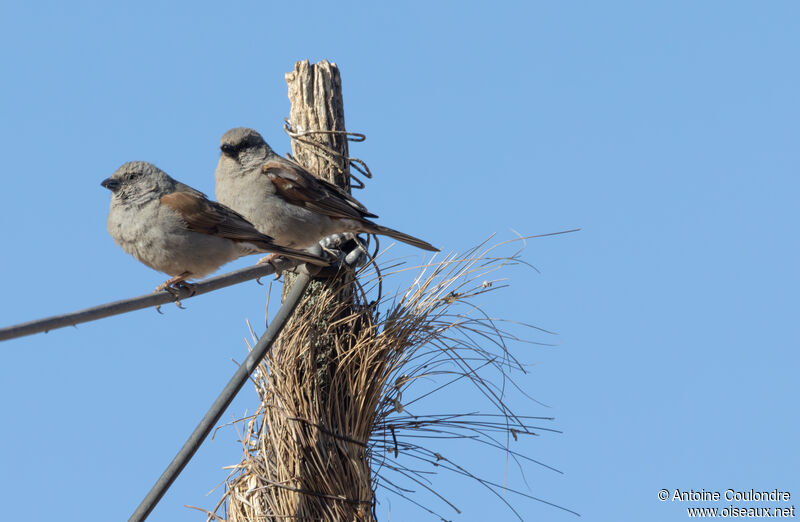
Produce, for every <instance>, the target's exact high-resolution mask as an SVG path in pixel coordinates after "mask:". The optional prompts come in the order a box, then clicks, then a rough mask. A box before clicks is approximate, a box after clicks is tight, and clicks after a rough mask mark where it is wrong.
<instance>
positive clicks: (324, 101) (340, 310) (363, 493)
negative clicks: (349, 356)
mask: <svg viewBox="0 0 800 522" xmlns="http://www.w3.org/2000/svg"><path fill="white" fill-rule="evenodd" d="M286 82H287V84H288V88H289V99H290V100H291V103H292V108H291V111H290V116H289V121H290V122H291V125H292V130H293V131H294V132H296V133H301V134H302V133H306V132H309V131H345V123H344V104H343V100H342V81H341V76H340V75H339V69H338V67H337V66H336V64H333V63H330V62H328V61H327V60H324V61H322V62H319V63H317V64H313V65H312V64H309V62H308V61H307V60H306V61H302V62H297V63H296V64H295V67H294V70H293V71H291V72H289V73H287V74H286ZM302 140H307V141H311V142H316V143H319V144H320V145H322V146H323V147H325V148H326V149H329V150H330V151H335V152H336V153H338V154H330V153H329V152H326V151H324V149H321V148H319V147H315V146H313V145H311V144H307V143H303V141H302ZM302 140H297V139H294V140H292V155H293V157H294V158H295V160H296V161H298V162H299V163H300V164H301V165H303V166H304V167H305V168H306V169H308V170H309V171H310V172H311V173H312V174H314V175H315V176H318V177H320V178H322V179H324V180H326V181H329V182H331V183H334V184H335V185H337V186H339V187H341V188H343V189H345V190H347V191H348V192H350V176H349V170H348V168H349V165H348V164H347V157H348V143H347V137H346V136H345V135H344V134H321V133H311V134H305V135H303V136H302ZM353 277H354V276H353V272H352V271H349V270H342V271H340V272H339V273H338V274H337V275H336V277H335V278H334V279H328V280H315V281H312V283H311V285H310V286H309V289H308V290H307V295H308V296H309V299H308V301H307V306H324V307H325V308H326V309H329V310H330V313H325V314H316V316H320V315H321V316H322V317H326V318H327V320H328V321H329V322H328V324H322V323H320V324H315V325H313V326H314V328H312V331H316V332H320V334H319V335H316V336H311V337H310V338H309V339H308V341H307V342H308V343H309V345H310V346H309V347H308V348H309V349H308V351H306V352H305V353H306V355H305V357H307V358H309V359H310V360H307V361H305V362H300V361H297V362H295V363H294V364H295V365H306V367H309V366H310V367H313V368H315V372H314V375H313V378H315V379H316V391H317V393H316V396H317V399H316V400H317V401H318V402H319V404H318V405H317V407H316V408H315V409H316V411H317V412H318V415H319V417H318V418H316V419H313V421H314V423H315V424H316V425H318V426H324V427H325V429H326V430H327V431H328V433H336V434H339V435H340V436H344V437H347V436H349V435H350V434H349V431H350V430H352V429H353V427H352V426H349V425H346V424H344V422H345V421H344V420H343V419H342V418H341V416H339V415H335V414H334V413H333V409H331V408H329V407H328V406H327V403H328V399H329V397H330V393H336V391H332V390H330V383H331V382H332V381H333V375H334V374H335V372H336V371H337V345H338V346H339V349H341V343H340V339H339V338H341V337H342V336H347V335H348V334H349V332H340V331H338V329H336V328H330V325H331V324H334V322H335V321H336V320H337V319H338V318H339V317H342V314H345V315H347V314H349V310H350V308H349V307H348V306H345V307H342V306H339V305H340V304H349V303H351V302H352V300H353V293H352V285H351V284H344V285H342V279H343V278H344V280H345V281H346V282H348V283H349V282H351V281H352V279H353ZM285 281H286V284H285V285H284V295H287V294H288V291H289V288H291V283H292V280H291V276H290V278H289V279H286V280H285ZM334 288H336V292H337V295H336V299H335V300H334V301H330V300H328V301H326V302H325V304H324V305H323V304H321V303H320V302H318V300H316V299H315V298H314V297H315V295H320V293H321V292H322V291H324V290H331V289H334ZM322 332H326V333H325V334H323V333H322ZM297 348H298V347H292V348H291V349H297ZM284 361H286V359H284ZM287 370H288V371H290V370H289V369H288V368H287V369H283V370H279V372H281V371H287ZM293 370H294V369H293ZM295 371H296V370H295ZM297 392H298V393H301V390H298V391H297ZM297 400H298V401H302V400H303V398H301V397H298V398H297ZM292 402H293V401H292ZM295 424H296V423H295ZM298 430H300V431H301V432H302V435H300V436H299V437H300V439H301V440H302V441H303V442H302V443H299V441H298V440H297V437H298ZM281 431H282V433H285V434H286V435H289V434H292V433H293V434H294V435H293V437H294V438H295V440H293V441H286V443H287V444H288V445H294V447H295V448H296V451H298V452H299V453H300V455H296V457H295V458H296V463H297V465H296V468H295V470H294V476H293V477H292V479H293V480H292V484H291V485H292V487H293V488H295V490H296V491H297V492H296V493H294V496H295V498H294V499H291V500H288V499H287V502H285V504H286V507H287V510H286V511H285V512H284V513H281V514H282V515H287V516H293V517H298V518H299V519H301V520H334V519H335V520H365V521H367V520H371V519H372V513H371V509H370V505H369V504H370V503H371V501H372V499H373V497H374V492H373V491H372V481H371V470H370V467H369V461H368V460H367V457H368V453H367V452H366V451H364V449H363V448H362V447H359V446H357V445H353V444H341V442H340V441H339V440H337V439H336V438H332V437H331V436H329V435H326V433H325V431H323V430H320V429H317V428H315V427H314V426H311V425H299V426H298V425H294V426H293V427H292V429H291V430H281ZM320 454H325V455H327V462H322V461H320V459H319V458H318V455H320ZM326 474H336V477H337V479H338V480H325V476H326ZM342 477H347V479H346V480H341V478H342ZM287 478H288V477H287ZM322 485H326V487H325V488H324V490H322V491H320V487H321V486H322ZM341 488H343V489H341ZM340 489H341V490H340ZM304 491H305V492H306V493H303V492H304ZM309 492H313V493H309ZM333 498H344V499H358V502H342V501H336V500H332V499H333Z"/></svg>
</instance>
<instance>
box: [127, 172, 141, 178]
mask: <svg viewBox="0 0 800 522" xmlns="http://www.w3.org/2000/svg"><path fill="white" fill-rule="evenodd" d="M138 177H139V174H137V173H135V172H131V173H130V174H128V179H131V180H132V179H136V178H138Z"/></svg>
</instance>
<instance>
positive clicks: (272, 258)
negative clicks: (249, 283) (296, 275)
mask: <svg viewBox="0 0 800 522" xmlns="http://www.w3.org/2000/svg"><path fill="white" fill-rule="evenodd" d="M279 257H280V256H279V255H278V254H270V255H268V256H264V257H262V258H261V259H259V260H258V263H257V264H259V265H263V264H264V263H269V264H270V265H272V268H274V269H275V281H277V280H278V279H280V278H281V272H283V269H282V268H280V267H279V266H278V265H277V264H275V260H276V259H278V258H279ZM258 279H261V278H260V277H259V278H258ZM259 284H261V283H259Z"/></svg>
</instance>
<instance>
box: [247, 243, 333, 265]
mask: <svg viewBox="0 0 800 522" xmlns="http://www.w3.org/2000/svg"><path fill="white" fill-rule="evenodd" d="M258 246H259V247H261V248H262V249H263V250H264V251H265V252H271V253H273V254H278V255H281V256H286V257H291V258H292V259H297V260H298V261H302V262H303V263H311V264H312V265H317V266H328V265H330V264H331V263H330V261H327V260H325V259H323V258H321V257H318V256H315V255H314V254H309V253H308V252H303V251H302V250H295V249H293V248H288V247H282V246H279V245H276V244H274V243H263V244H262V243H259V244H258Z"/></svg>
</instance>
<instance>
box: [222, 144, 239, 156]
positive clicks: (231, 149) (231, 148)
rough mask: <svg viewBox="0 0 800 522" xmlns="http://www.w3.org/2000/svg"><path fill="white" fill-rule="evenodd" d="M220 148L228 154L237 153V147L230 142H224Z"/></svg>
mask: <svg viewBox="0 0 800 522" xmlns="http://www.w3.org/2000/svg"><path fill="white" fill-rule="evenodd" d="M220 149H221V150H222V152H224V153H225V154H227V155H228V156H233V155H234V154H236V147H234V146H233V145H231V144H230V143H223V144H222V146H221V147H220Z"/></svg>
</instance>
